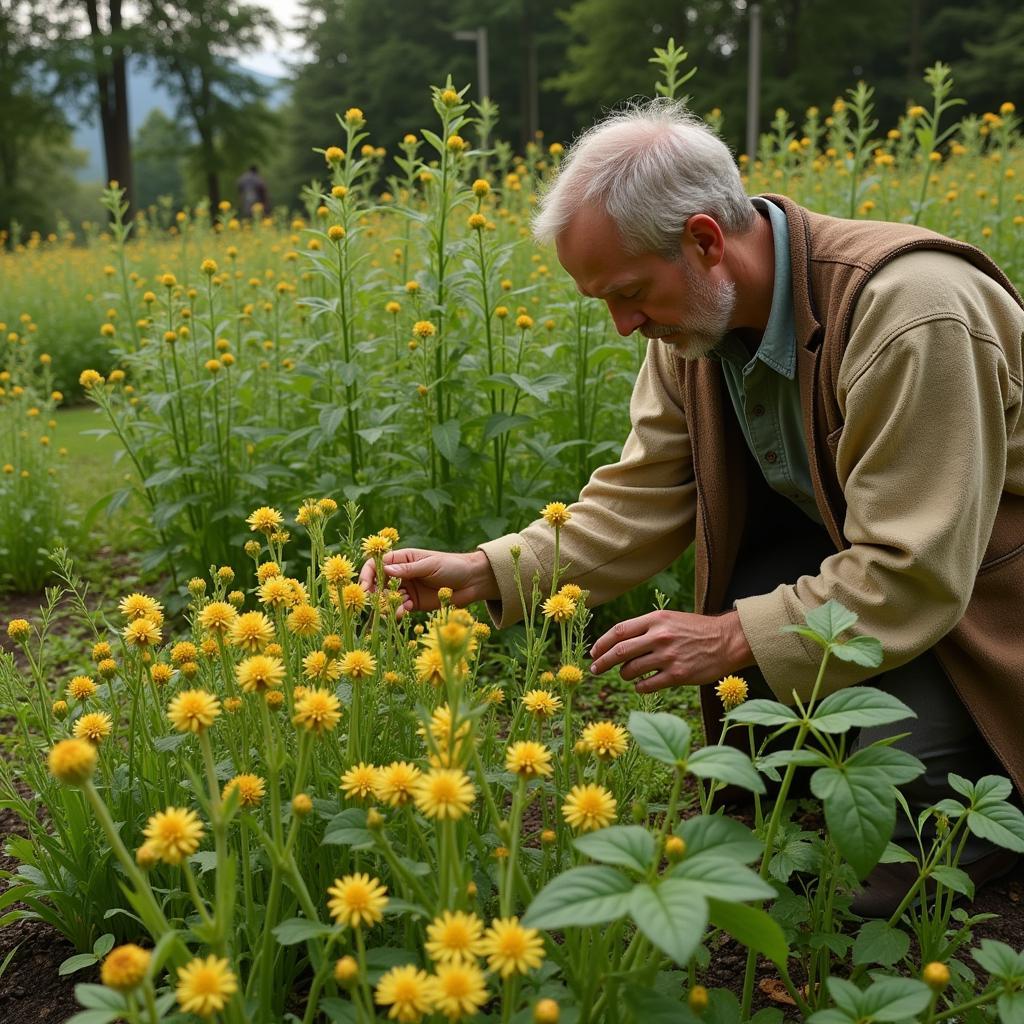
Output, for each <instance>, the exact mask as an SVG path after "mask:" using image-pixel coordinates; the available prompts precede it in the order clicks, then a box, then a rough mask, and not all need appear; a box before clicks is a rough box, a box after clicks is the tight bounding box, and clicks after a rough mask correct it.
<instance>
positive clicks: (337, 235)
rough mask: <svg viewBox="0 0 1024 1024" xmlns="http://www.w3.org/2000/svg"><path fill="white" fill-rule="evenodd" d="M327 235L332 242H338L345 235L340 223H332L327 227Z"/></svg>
mask: <svg viewBox="0 0 1024 1024" xmlns="http://www.w3.org/2000/svg"><path fill="white" fill-rule="evenodd" d="M327 237H328V238H329V239H330V240H331V241H332V242H340V241H341V240H342V239H343V238H344V237H345V229H344V228H343V227H342V226H341V225H340V224H332V225H331V226H330V227H329V228H328V229H327Z"/></svg>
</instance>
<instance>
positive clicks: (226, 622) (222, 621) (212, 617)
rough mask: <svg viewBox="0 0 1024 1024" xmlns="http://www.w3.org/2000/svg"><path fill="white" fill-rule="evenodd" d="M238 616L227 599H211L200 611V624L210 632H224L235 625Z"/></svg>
mask: <svg viewBox="0 0 1024 1024" xmlns="http://www.w3.org/2000/svg"><path fill="white" fill-rule="evenodd" d="M237 618H238V612H237V611H236V610H235V609H234V608H233V607H232V606H231V605H230V604H228V603H227V602H226V601H211V602H210V604H208V605H206V607H204V608H203V610H202V611H201V612H200V613H199V625H200V626H201V627H202V628H203V629H205V630H207V631H209V632H210V633H220V634H223V633H226V632H227V631H228V630H229V629H230V628H231V627H232V626H233V625H234V623H235V620H236V619H237ZM172 660H173V655H172Z"/></svg>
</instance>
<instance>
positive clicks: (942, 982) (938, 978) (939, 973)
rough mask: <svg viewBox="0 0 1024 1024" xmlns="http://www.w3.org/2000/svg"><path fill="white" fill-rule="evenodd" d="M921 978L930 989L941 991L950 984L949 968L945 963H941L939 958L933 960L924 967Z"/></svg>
mask: <svg viewBox="0 0 1024 1024" xmlns="http://www.w3.org/2000/svg"><path fill="white" fill-rule="evenodd" d="M921 980H922V981H923V982H924V983H925V984H926V985H927V986H928V987H929V988H930V989H933V990H934V991H936V992H941V991H942V990H943V989H944V988H945V987H946V986H947V985H948V984H949V968H948V967H947V966H946V965H945V964H943V963H939V961H938V960H933V961H932V962H931V963H927V964H925V965H924V969H923V970H922V971H921Z"/></svg>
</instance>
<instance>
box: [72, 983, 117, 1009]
mask: <svg viewBox="0 0 1024 1024" xmlns="http://www.w3.org/2000/svg"><path fill="white" fill-rule="evenodd" d="M75 998H76V999H77V1000H78V1001H79V1002H80V1003H81V1004H82V1006H84V1007H85V1008H86V1009H87V1010H105V1011H107V1012H111V1011H113V1012H115V1013H124V1011H125V1009H126V1008H127V1007H126V1003H125V1001H124V996H123V995H121V993H120V992H115V991H114V990H113V989H111V988H107V987H106V986H105V985H88V984H80V985H76V986H75Z"/></svg>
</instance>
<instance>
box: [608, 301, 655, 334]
mask: <svg viewBox="0 0 1024 1024" xmlns="http://www.w3.org/2000/svg"><path fill="white" fill-rule="evenodd" d="M609 312H610V313H611V315H612V320H613V321H614V322H615V330H617V331H618V332H619V334H621V335H622V336H623V337H624V338H628V337H629V336H630V335H631V334H632V333H633V332H634V331H635V330H637V328H638V327H640V325H641V324H642V323H643V322H644V321H645V320H646V319H647V317H645V316H644V315H643V313H641V312H640V311H639V310H625V309H616V308H614V307H612V306H609Z"/></svg>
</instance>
